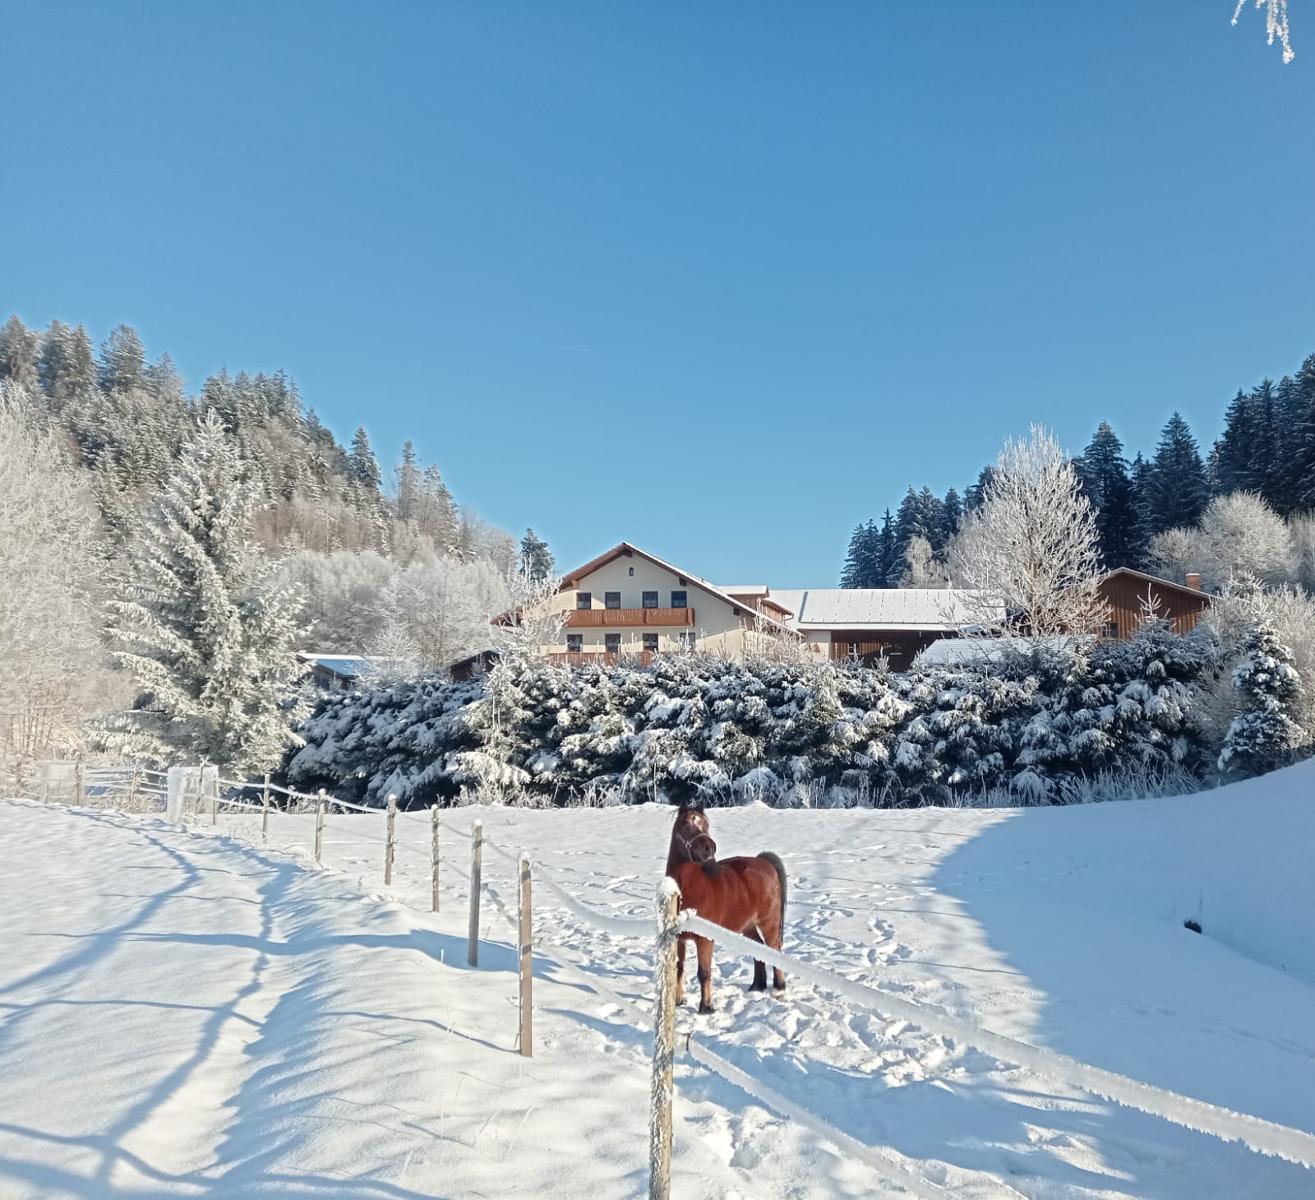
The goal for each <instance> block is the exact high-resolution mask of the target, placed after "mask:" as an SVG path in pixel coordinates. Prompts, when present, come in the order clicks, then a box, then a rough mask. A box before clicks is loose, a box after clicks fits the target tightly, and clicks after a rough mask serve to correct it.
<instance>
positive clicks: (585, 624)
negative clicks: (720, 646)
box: [566, 608, 694, 629]
mask: <svg viewBox="0 0 1315 1200" xmlns="http://www.w3.org/2000/svg"><path fill="white" fill-rule="evenodd" d="M693 624H694V610H693V609H692V608H573V609H571V610H570V611H569V612H568V613H567V614H566V625H567V628H568V629H570V628H574V629H581V628H584V629H597V628H599V627H600V626H604V625H605V626H608V627H609V628H615V627H616V626H623V627H630V628H633V627H634V626H636V625H648V626H654V625H660V626H662V627H663V628H664V629H670V628H680V627H682V626H692V625H693Z"/></svg>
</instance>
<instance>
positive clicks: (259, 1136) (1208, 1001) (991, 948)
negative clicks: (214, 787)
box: [0, 763, 1315, 1200]
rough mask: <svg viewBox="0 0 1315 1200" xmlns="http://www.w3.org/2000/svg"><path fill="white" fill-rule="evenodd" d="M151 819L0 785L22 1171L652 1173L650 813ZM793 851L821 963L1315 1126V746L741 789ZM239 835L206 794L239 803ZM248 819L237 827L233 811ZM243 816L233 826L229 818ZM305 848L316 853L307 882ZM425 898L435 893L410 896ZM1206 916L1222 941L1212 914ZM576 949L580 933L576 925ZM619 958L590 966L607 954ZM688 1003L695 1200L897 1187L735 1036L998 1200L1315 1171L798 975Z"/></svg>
mask: <svg viewBox="0 0 1315 1200" xmlns="http://www.w3.org/2000/svg"><path fill="white" fill-rule="evenodd" d="M476 817H479V818H481V819H482V820H483V821H484V823H485V827H486V830H487V832H488V834H489V837H490V839H491V841H492V842H493V843H494V844H496V845H498V846H500V847H502V848H504V849H505V850H506V851H507V852H509V853H510V854H511V855H512V856H513V857H514V853H515V852H516V851H518V850H520V849H522V848H524V849H526V850H528V851H530V853H531V855H532V857H533V859H534V862H535V864H536V879H537V880H538V882H536V892H535V901H536V903H535V907H536V921H535V930H536V943H537V946H536V948H538V949H540V950H541V953H540V954H539V955H538V956H537V958H536V977H535V989H536V991H535V1002H536V1021H535V1057H534V1058H533V1059H531V1060H525V1059H522V1058H520V1057H519V1056H518V1055H516V1054H515V1053H514V1052H513V1046H514V1039H515V1028H516V1002H515V974H514V960H513V954H512V948H511V943H512V927H511V925H510V923H509V921H508V919H507V916H506V914H505V913H504V912H503V911H500V909H501V907H502V906H505V907H506V908H507V909H510V908H511V907H512V906H513V903H514V891H513V887H512V877H513V872H514V865H513V862H512V861H511V860H510V859H507V858H504V857H502V856H501V855H500V854H499V853H498V852H497V851H495V850H494V849H493V847H492V846H490V847H488V848H487V849H486V853H485V870H484V878H485V884H486V887H487V892H486V901H485V906H484V925H483V931H484V937H485V939H486V941H485V943H484V946H483V949H482V958H481V964H480V967H479V968H478V969H477V970H472V969H470V968H468V967H467V966H466V965H465V921H466V896H467V879H466V867H467V862H468V854H469V850H468V837H467V834H468V831H469V828H470V822H471V820H472V819H474V818H476ZM313 820H314V818H313V817H310V816H286V815H281V814H279V815H275V816H274V818H273V820H272V824H271V836H270V845H269V848H268V849H260V848H258V847H253V846H252V845H250V840H251V839H252V838H254V839H255V840H257V841H258V840H259V821H258V818H252V817H246V816H221V818H220V826H219V829H218V830H217V831H216V830H212V829H211V827H210V826H209V825H208V823H202V824H201V825H199V826H197V827H195V828H194V829H188V830H184V829H180V828H178V827H177V826H173V825H170V824H168V823H166V822H165V821H163V820H160V819H156V818H129V817H124V816H120V815H117V814H110V813H103V812H94V811H88V810H66V809H58V808H53V807H51V808H45V807H41V806H39V805H35V804H29V803H24V802H7V803H3V804H0V854H3V856H4V858H3V861H4V862H5V864H6V877H7V883H8V886H7V887H6V888H5V889H4V892H3V895H2V896H0V1080H3V1083H2V1085H0V1196H3V1197H5V1198H6V1200H7V1198H9V1197H16V1198H18V1197H21V1198H24V1200H26V1198H35V1197H60V1198H62V1197H83V1198H87V1200H92V1198H95V1200H101V1198H107V1200H147V1198H151V1197H163V1196H170V1197H172V1196H214V1197H221V1196H222V1197H230V1196H233V1197H240V1196H289V1197H298V1196H318V1197H358V1196H359V1197H363V1198H364V1197H385V1198H391V1200H409V1198H412V1197H439V1196H441V1197H453V1198H459V1200H465V1198H468V1197H483V1196H488V1197H492V1196H503V1195H527V1196H528V1195H553V1196H571V1197H576V1196H578V1197H630V1196H636V1195H640V1194H642V1193H643V1192H644V1190H645V1187H646V1179H647V1174H646V1171H647V1159H646V1152H647V1132H646V1118H647V1096H648V1058H649V1053H650V1040H649V1036H648V1034H647V1032H646V1031H645V1030H644V1029H643V1028H642V1027H640V1025H639V1024H638V1022H640V1021H642V1019H643V1018H644V1017H645V1016H646V1015H647V1013H648V1011H649V1009H650V1006H651V994H652V993H651V985H650V973H651V960H650V948H651V947H650V945H649V944H648V942H647V941H646V939H645V938H644V937H642V936H640V937H633V936H622V935H620V934H619V933H616V932H612V933H609V932H605V931H602V930H599V929H598V928H596V927H595V926H593V925H591V924H590V923H588V922H586V921H584V920H583V919H581V918H580V917H578V916H577V915H576V914H575V913H574V912H572V911H571V910H570V909H569V908H567V907H565V906H563V904H562V903H561V902H560V901H559V899H558V897H556V896H554V895H553V894H552V892H551V891H550V889H549V888H548V887H547V886H546V884H545V883H544V882H543V877H544V876H545V875H550V876H551V877H552V878H554V879H556V880H557V881H559V882H560V883H561V885H562V886H563V887H564V888H565V889H566V890H567V892H568V893H569V894H570V895H571V896H572V897H574V898H575V900H576V901H577V902H579V903H582V904H584V905H587V906H589V907H590V908H592V909H596V910H599V911H602V912H608V913H611V914H613V915H615V916H620V917H631V918H635V917H638V918H643V919H648V918H649V917H650V915H651V912H652V898H653V892H654V884H655V881H656V879H657V877H658V875H659V874H660V872H661V864H662V861H663V858H664V857H665V851H666V845H667V832H668V828H669V823H670V813H669V811H667V810H664V809H660V808H658V807H654V806H647V807H642V808H630V809H609V810H601V811H584V810H571V811H556V812H536V811H527V810H507V809H494V810H489V809H483V810H475V809H457V810H451V811H448V812H445V813H443V814H442V820H443V831H442V835H443V840H444V847H445V854H446V857H445V859H444V864H443V876H442V894H443V911H442V912H441V913H440V914H439V915H438V916H437V917H434V916H431V915H430V914H429V913H428V912H427V911H424V910H427V909H428V907H429V887H430V879H429V860H428V839H429V825H428V820H427V814H403V815H402V816H401V817H400V818H399V838H400V839H401V840H400V846H399V850H398V857H397V869H396V877H395V880H394V884H395V886H394V887H393V888H392V889H388V890H385V889H384V888H383V887H382V885H381V865H382V841H383V818H382V816H381V815H380V816H375V815H369V816H355V815H335V816H331V817H330V819H329V821H328V826H327V828H326V830H325V835H324V836H325V849H324V856H325V861H326V865H327V867H328V869H325V870H316V869H314V868H313V865H312V864H310V863H309V853H308V851H309V848H310V845H311V841H312V827H313ZM711 820H712V826H713V832H714V835H715V836H716V838H717V841H718V843H719V846H720V850H721V852H722V853H723V854H734V853H753V852H756V851H758V850H761V849H773V850H776V851H777V852H778V853H780V854H781V856H782V858H783V859H784V860H785V863H786V866H787V869H788V871H789V874H790V886H791V892H790V908H789V913H788V919H787V932H786V942H785V948H786V950H787V952H788V953H790V954H792V955H794V956H796V957H798V958H800V959H803V960H806V961H808V962H810V963H812V964H815V965H817V966H820V967H824V968H826V969H828V970H830V971H833V972H835V973H837V974H839V975H842V976H844V977H845V978H847V979H851V980H855V981H860V982H863V983H866V984H870V985H873V986H876V987H880V988H883V989H885V990H886V991H888V992H890V993H893V994H895V995H897V996H899V997H903V998H905V999H908V1000H912V1001H914V1002H916V1003H918V1004H921V1005H926V1006H930V1007H931V1008H934V1009H936V1010H938V1011H940V1012H943V1013H948V1014H950V1015H952V1016H954V1017H958V1018H962V1019H964V1020H967V1021H970V1022H972V1023H973V1024H974V1025H976V1026H979V1027H981V1028H984V1029H988V1030H991V1031H994V1032H997V1033H1000V1034H1004V1035H1007V1036H1010V1037H1014V1038H1017V1039H1019V1040H1022V1041H1025V1042H1029V1043H1031V1044H1033V1045H1037V1046H1041V1047H1046V1048H1049V1049H1052V1050H1055V1051H1058V1052H1060V1053H1062V1054H1065V1055H1068V1056H1070V1057H1072V1058H1076V1059H1079V1060H1081V1061H1083V1062H1086V1063H1090V1064H1093V1065H1096V1066H1099V1067H1103V1068H1105V1069H1108V1070H1113V1071H1117V1072H1120V1073H1122V1074H1125V1075H1128V1076H1131V1077H1133V1078H1135V1079H1138V1080H1142V1081H1145V1082H1147V1083H1150V1084H1153V1085H1156V1086H1158V1087H1161V1088H1166V1089H1170V1090H1173V1091H1175V1092H1180V1093H1183V1094H1186V1095H1188V1096H1194V1097H1197V1098H1200V1099H1202V1100H1205V1101H1208V1102H1210V1103H1212V1104H1215V1105H1219V1106H1223V1107H1225V1108H1228V1109H1233V1110H1236V1111H1239V1112H1243V1113H1249V1114H1252V1115H1253V1116H1256V1117H1260V1118H1263V1119H1265V1120H1267V1121H1271V1122H1275V1123H1278V1124H1280V1125H1284V1126H1288V1127H1291V1128H1293V1129H1297V1130H1304V1131H1307V1132H1308V1133H1310V1134H1311V1135H1312V1137H1311V1139H1310V1142H1309V1145H1310V1147H1311V1154H1310V1158H1309V1161H1311V1162H1315V1021H1312V1014H1315V931H1313V930H1312V928H1311V923H1310V922H1311V914H1312V912H1315V873H1313V872H1312V871H1311V869H1310V853H1311V847H1312V846H1315V763H1307V764H1304V765H1303V766H1300V767H1296V768H1292V769H1290V770H1288V771H1285V772H1281V773H1279V774H1276V775H1273V776H1270V777H1268V778H1266V779H1263V780H1256V781H1252V782H1249V783H1245V784H1239V785H1234V786H1232V787H1230V788H1227V789H1223V790H1221V791H1219V792H1215V793H1211V794H1207V795H1203V796H1195V797H1187V798H1182V799H1174V800H1155V801H1139V802H1133V803H1125V804H1106V805H1099V806H1092V807H1086V808H1070V809H1040V810H1029V811H1002V810H994V811H972V810H964V811H948V810H944V809H923V810H915V811H903V812H892V811H882V812H873V811H819V812H799V811H776V810H768V809H763V808H748V809H731V810H714V811H713V812H712V813H711ZM207 821H208V818H207ZM216 833H218V835H219V836H216ZM225 833H228V834H235V835H238V836H224V834H225ZM308 867H310V869H307V868H308ZM412 906H414V907H412ZM1189 918H1190V919H1192V920H1195V921H1197V922H1199V924H1200V925H1201V927H1202V930H1203V933H1202V934H1200V935H1198V934H1196V933H1193V932H1190V931H1188V930H1187V929H1185V928H1184V926H1183V922H1184V920H1186V919H1189ZM549 942H551V943H553V944H555V946H556V947H558V948H556V949H553V948H549V947H548V946H547V943H549ZM571 963H575V964H577V966H583V967H584V968H585V969H586V970H587V971H588V972H589V973H590V974H591V975H592V976H594V977H595V978H596V979H597V980H599V981H600V982H601V984H602V985H603V989H604V994H602V995H600V994H599V993H598V992H597V991H595V990H593V989H591V988H588V987H586V986H584V985H583V983H582V981H581V979H580V976H579V975H578V974H577V970H576V967H572V966H571V965H570V964H571ZM749 971H750V968H749V965H748V964H747V963H745V962H743V961H737V960H735V959H733V958H731V957H729V956H726V955H722V956H720V957H719V959H718V964H717V980H716V986H717V1002H718V1005H719V1010H718V1012H717V1013H716V1014H714V1015H713V1016H711V1017H698V1016H696V1015H695V1013H694V1010H693V1007H692V1006H690V1007H686V1008H685V1009H682V1010H681V1013H680V1018H679V1021H680V1031H681V1037H680V1045H681V1048H682V1052H681V1054H680V1056H679V1058H678V1064H677V1102H676V1127H675V1147H676V1149H675V1163H674V1185H673V1194H674V1195H675V1196H676V1197H679V1198H680V1200H687V1198H693V1197H742V1198H745V1200H747V1198H749V1197H754V1198H757V1197H777V1196H780V1197H829V1196H871V1195H877V1194H884V1193H886V1192H887V1191H890V1190H892V1189H891V1188H890V1186H889V1185H888V1184H887V1183H886V1182H885V1181H884V1179H883V1176H882V1174H881V1173H880V1172H879V1171H878V1170H876V1169H874V1168H873V1167H872V1166H870V1165H868V1164H867V1163H865V1162H864V1161H862V1160H861V1159H860V1158H859V1157H858V1156H857V1155H855V1154H853V1153H852V1152H847V1151H842V1150H839V1149H837V1148H836V1146H835V1144H834V1143H833V1142H832V1141H830V1140H828V1138H827V1137H825V1136H823V1135H821V1134H819V1133H817V1132H816V1131H815V1130H813V1129H809V1128H805V1127H803V1126H802V1125H801V1124H800V1123H799V1122H797V1121H791V1120H787V1119H785V1118H784V1117H783V1116H782V1115H781V1113H780V1112H779V1111H776V1110H774V1109H773V1108H772V1107H771V1106H770V1105H769V1104H767V1103H764V1102H763V1101H762V1099H761V1098H760V1097H759V1096H756V1095H751V1094H748V1093H747V1092H746V1091H745V1090H743V1089H742V1088H741V1087H740V1086H737V1085H736V1084H733V1083H731V1082H728V1081H727V1080H726V1079H724V1078H721V1077H720V1076H719V1075H717V1074H715V1073H712V1072H710V1071H709V1070H707V1069H705V1068H704V1067H703V1066H701V1065H699V1064H698V1063H696V1062H694V1061H693V1060H692V1057H691V1053H690V1052H689V1051H687V1050H686V1049H685V1047H686V1039H685V1036H684V1035H685V1034H686V1033H689V1034H690V1035H691V1041H690V1043H689V1045H690V1046H691V1047H693V1048H694V1049H697V1047H698V1046H703V1047H706V1048H708V1049H710V1050H713V1051H715V1052H716V1053H717V1054H719V1055H720V1056H722V1057H723V1058H724V1059H725V1060H727V1061H728V1062H730V1063H731V1064H732V1065H733V1066H734V1067H737V1068H739V1070H740V1071H742V1072H744V1073H745V1074H746V1075H747V1076H748V1077H750V1081H749V1086H750V1088H751V1089H752V1090H753V1091H754V1092H761V1093H763V1094H767V1089H771V1090H774V1091H775V1092H777V1093H780V1094H782V1095H784V1096H786V1097H788V1098H789V1099H790V1101H791V1102H793V1103H794V1104H795V1105H798V1106H799V1107H800V1108H801V1109H805V1110H807V1111H808V1112H810V1113H811V1114H813V1115H814V1116H815V1117H817V1118H820V1119H821V1120H822V1121H824V1122H826V1123H827V1124H829V1125H831V1126H833V1127H835V1128H836V1129H838V1130H840V1131H842V1132H843V1133H844V1134H846V1135H848V1136H849V1137H851V1138H853V1139H857V1140H858V1141H860V1142H862V1143H866V1144H867V1145H869V1146H871V1147H873V1148H874V1150H875V1151H876V1152H879V1153H881V1154H883V1155H885V1156H887V1157H888V1158H889V1159H890V1160H891V1161H893V1162H895V1163H897V1164H899V1165H901V1166H902V1167H904V1168H905V1169H907V1170H910V1171H912V1172H913V1173H914V1175H916V1177H917V1178H918V1179H919V1180H921V1181H922V1182H923V1184H924V1185H925V1187H924V1190H928V1191H931V1190H935V1189H942V1190H944V1191H945V1192H946V1193H947V1194H953V1195H955V1196H965V1197H979V1196H980V1197H987V1196H1015V1195H1019V1196H1028V1197H1077V1196H1144V1197H1202V1196H1221V1197H1224V1196H1227V1197H1251V1196H1254V1197H1266V1198H1268V1197H1275V1198H1283V1197H1310V1196H1312V1195H1315V1170H1312V1169H1309V1168H1306V1167H1303V1166H1300V1165H1296V1164H1293V1163H1291V1162H1286V1161H1283V1160H1281V1159H1277V1158H1272V1157H1267V1156H1264V1155H1261V1154H1259V1153H1256V1152H1255V1151H1253V1150H1250V1149H1248V1148H1247V1147H1246V1146H1245V1145H1240V1144H1236V1143H1234V1144H1227V1143H1224V1142H1222V1141H1220V1140H1218V1139H1216V1138H1214V1137H1211V1136H1207V1135H1205V1134H1201V1133H1196V1132H1192V1131H1191V1130H1188V1129H1184V1128H1182V1127H1180V1126H1177V1125H1174V1124H1170V1123H1169V1122H1167V1121H1165V1120H1163V1119H1161V1118H1159V1117H1156V1116H1151V1115H1148V1114H1146V1113H1143V1112H1139V1111H1136V1110H1133V1109H1128V1108H1123V1107H1120V1106H1118V1105H1115V1104H1112V1103H1110V1102H1108V1101H1104V1100H1101V1099H1099V1098H1096V1097H1092V1096H1090V1095H1087V1094H1084V1093H1082V1092H1080V1091H1076V1090H1074V1089H1073V1088H1071V1087H1069V1086H1067V1085H1065V1083H1064V1082H1063V1080H1061V1079H1056V1078H1053V1077H1048V1076H1046V1075H1044V1074H1037V1073H1034V1072H1031V1071H1028V1070H1024V1069H1022V1068H1019V1067H1017V1066H1015V1065H1013V1064H1012V1063H1008V1062H1003V1061H1000V1060H997V1059H995V1058H993V1057H991V1056H990V1055H987V1054H984V1053H982V1052H981V1051H978V1050H974V1049H972V1048H970V1047H967V1046H964V1045H961V1044H958V1043H956V1042H954V1041H952V1040H949V1039H946V1038H944V1037H939V1036H935V1035H933V1034H929V1033H927V1032H925V1031H923V1030H921V1029H920V1028H918V1027H916V1026H914V1025H912V1024H910V1023H908V1022H902V1021H895V1020H889V1019H885V1018H883V1017H881V1016H879V1015H873V1014H870V1013H866V1012H863V1011H861V1010H860V1009H859V1008H857V1007H856V1006H855V1005H853V1004H850V1003H848V1002H846V1001H844V1000H840V999H837V998H836V997H835V996H834V995H832V994H830V993H829V992H827V991H826V990H825V989H822V988H820V987H816V986H814V985H812V984H810V983H807V982H803V981H800V980H797V979H796V980H793V981H791V984H790V987H789V990H788V992H787V995H786V998H785V999H783V1000H781V999H776V998H773V997H770V996H763V995H752V996H751V995H749V994H747V993H746V992H745V991H744V985H745V984H746V983H747V981H748V977H749Z"/></svg>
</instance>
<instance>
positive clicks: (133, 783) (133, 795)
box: [128, 763, 137, 812]
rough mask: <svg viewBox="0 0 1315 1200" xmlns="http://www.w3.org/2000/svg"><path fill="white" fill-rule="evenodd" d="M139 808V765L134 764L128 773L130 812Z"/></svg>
mask: <svg viewBox="0 0 1315 1200" xmlns="http://www.w3.org/2000/svg"><path fill="white" fill-rule="evenodd" d="M136 806H137V764H136V763H133V765H132V767H131V768H130V769H129V771H128V811H129V812H132V810H133V809H134V808H135V807H136Z"/></svg>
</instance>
